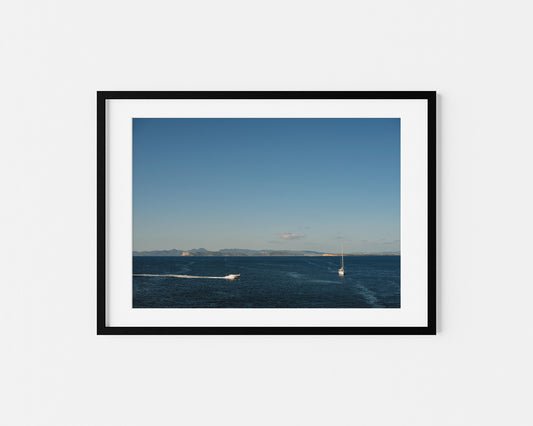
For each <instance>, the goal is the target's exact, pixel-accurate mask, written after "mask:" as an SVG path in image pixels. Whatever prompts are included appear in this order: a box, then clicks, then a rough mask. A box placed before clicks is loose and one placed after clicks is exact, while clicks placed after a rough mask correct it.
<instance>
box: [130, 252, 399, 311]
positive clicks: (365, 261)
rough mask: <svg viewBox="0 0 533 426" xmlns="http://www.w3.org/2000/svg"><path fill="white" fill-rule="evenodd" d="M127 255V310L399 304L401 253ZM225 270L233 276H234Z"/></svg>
mask: <svg viewBox="0 0 533 426" xmlns="http://www.w3.org/2000/svg"><path fill="white" fill-rule="evenodd" d="M339 267H340V258H339V257H333V256H331V257H330V256H316V257H314V256H302V257H300V256H279V257H277V256H267V257H245V256H234V257H232V256H224V257H212V256H206V257H202V256H190V257H189V256H183V257H170V256H164V257H163V256H161V257H158V256H133V308H399V307H400V256H345V257H344V269H345V276H344V277H341V276H339V275H338V269H339ZM228 274H240V277H239V278H237V279H234V280H228V279H224V278H223V277H224V276H226V275H228Z"/></svg>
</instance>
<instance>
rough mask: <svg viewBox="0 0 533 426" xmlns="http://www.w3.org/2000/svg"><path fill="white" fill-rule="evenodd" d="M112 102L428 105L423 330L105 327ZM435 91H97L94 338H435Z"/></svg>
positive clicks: (379, 327)
mask: <svg viewBox="0 0 533 426" xmlns="http://www.w3.org/2000/svg"><path fill="white" fill-rule="evenodd" d="M116 99H140V100H142V99H378V100H386V99H405V100H409V99H419V100H426V101H427V106H428V108H427V131H428V134H427V141H428V147H427V184H428V193H427V201H428V205H427V215H428V216H427V217H428V222H427V226H428V229H427V235H428V239H427V273H428V276H427V319H428V321H427V326H425V327H418V326H417V327H404V326H398V327H395V326H386V327H381V326H376V327H351V326H347V327H337V326H335V327H329V326H325V327H314V326H313V327H282V326H280V327H252V326H250V327H203V326H202V327H152V326H150V327H148V326H147V327H138V326H132V327H123V326H120V327H119V326H108V325H107V324H106V311H107V305H106V286H107V284H108V283H107V282H106V252H107V250H106V249H107V248H106V236H107V234H106V212H107V210H106V196H107V195H106V101H107V100H116ZM436 117H437V94H436V92H435V91H99V92H97V312H96V316H97V334H99V335H126V334H129V335H226V334H227V335H234V334H239V335H349V334H353V335H404V334H405V335H434V334H436V330H437V308H436V303H437V301H436V294H437V289H436V285H437V282H436V273H437V266H436V265H437V263H436V255H437V238H436V235H437V216H436V203H437V194H436V184H437V179H436V177H437V175H436V173H437V172H436V161H437V158H436V156H437V149H436V134H437V133H436V132H437V118H436Z"/></svg>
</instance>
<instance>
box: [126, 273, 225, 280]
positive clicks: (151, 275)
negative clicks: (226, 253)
mask: <svg viewBox="0 0 533 426" xmlns="http://www.w3.org/2000/svg"><path fill="white" fill-rule="evenodd" d="M133 276H134V277H168V278H209V279H212V280H231V279H233V278H232V277H228V276H226V277H203V276H198V275H171V274H167V275H162V274H133Z"/></svg>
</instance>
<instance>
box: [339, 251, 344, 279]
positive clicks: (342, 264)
mask: <svg viewBox="0 0 533 426" xmlns="http://www.w3.org/2000/svg"><path fill="white" fill-rule="evenodd" d="M341 247H342V248H341V269H339V275H340V276H341V277H343V276H344V245H341Z"/></svg>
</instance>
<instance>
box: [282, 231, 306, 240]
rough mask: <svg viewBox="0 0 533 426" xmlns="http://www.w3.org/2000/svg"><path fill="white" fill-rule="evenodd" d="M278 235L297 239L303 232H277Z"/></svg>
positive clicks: (302, 235) (301, 236)
mask: <svg viewBox="0 0 533 426" xmlns="http://www.w3.org/2000/svg"><path fill="white" fill-rule="evenodd" d="M278 235H281V238H283V239H284V240H299V239H300V238H304V237H305V234H293V233H292V232H278Z"/></svg>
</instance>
